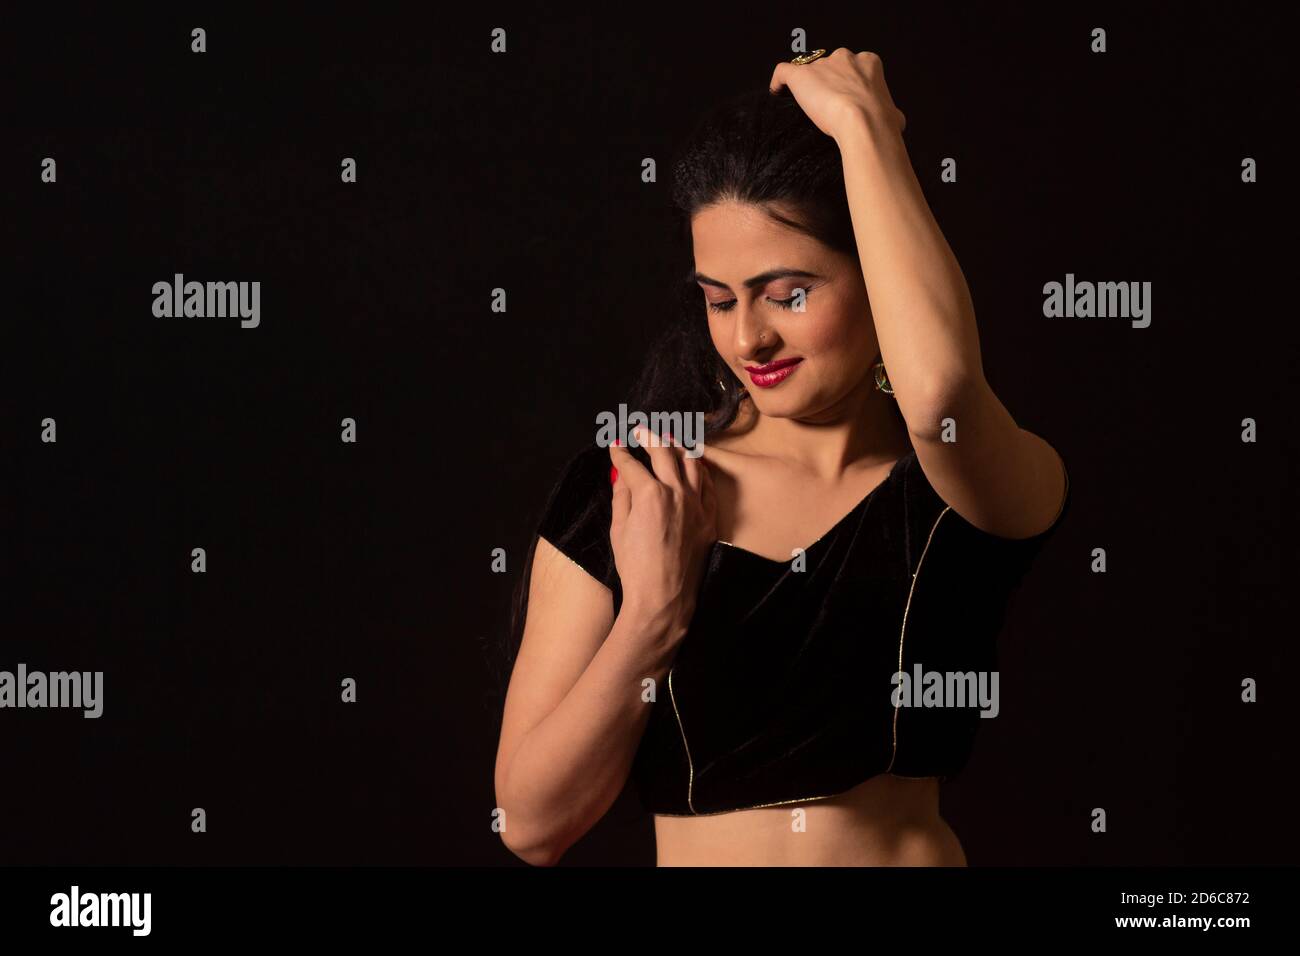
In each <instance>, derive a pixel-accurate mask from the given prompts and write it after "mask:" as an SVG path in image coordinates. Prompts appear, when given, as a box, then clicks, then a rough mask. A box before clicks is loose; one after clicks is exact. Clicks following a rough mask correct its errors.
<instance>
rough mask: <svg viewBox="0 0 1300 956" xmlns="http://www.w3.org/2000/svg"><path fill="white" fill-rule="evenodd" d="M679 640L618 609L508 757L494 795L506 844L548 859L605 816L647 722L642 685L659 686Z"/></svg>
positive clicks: (661, 626) (653, 622)
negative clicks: (563, 691)
mask: <svg viewBox="0 0 1300 956" xmlns="http://www.w3.org/2000/svg"><path fill="white" fill-rule="evenodd" d="M680 638H681V635H680V633H677V632H676V631H674V630H671V629H670V627H669V625H668V624H666V623H662V622H660V621H657V620H655V619H654V618H652V617H650V616H648V615H642V614H638V613H636V612H635V611H634V610H632V609H631V608H628V607H626V606H625V607H624V609H623V610H622V612H620V614H619V615H618V617H617V618H615V620H614V625H613V627H612V628H611V629H610V632H609V636H608V637H607V638H606V639H605V641H604V642H603V643H602V644H601V647H600V649H599V650H598V651H597V652H596V654H595V656H594V657H593V658H592V660H591V663H590V664H588V665H587V668H586V669H585V670H584V671H583V673H582V675H581V677H579V678H578V680H577V681H576V682H575V683H574V685H573V687H572V688H571V689H570V691H569V693H568V694H567V695H565V697H564V699H563V700H562V701H561V702H560V704H559V705H558V706H557V707H556V708H555V709H554V710H553V711H552V712H551V713H550V714H549V715H548V716H547V717H546V718H545V719H544V720H542V721H541V723H539V724H538V725H537V726H536V727H534V728H533V729H532V730H531V731H529V732H528V734H527V735H526V736H525V737H524V739H523V740H522V742H521V743H520V744H519V746H518V748H517V749H516V751H515V754H514V756H513V758H512V760H511V762H510V765H509V768H508V771H507V773H506V777H505V781H504V785H503V787H502V792H501V793H500V794H498V799H499V800H500V801H501V804H502V809H504V810H505V813H506V826H507V829H508V830H509V829H513V830H514V831H515V835H516V837H517V839H516V840H515V841H512V843H514V844H516V845H518V846H521V847H523V848H525V849H532V850H533V852H534V853H535V854H536V855H538V856H539V857H541V858H546V859H555V858H558V856H559V855H560V854H562V853H563V852H564V851H565V850H566V849H568V847H569V846H571V845H572V844H573V843H574V842H576V841H577V840H578V838H579V837H581V836H582V835H583V834H584V833H586V832H587V831H588V830H589V829H591V827H592V826H594V825H595V823H596V822H597V821H598V820H599V819H600V818H601V817H602V816H603V815H604V814H605V812H606V811H607V810H608V809H609V807H610V805H611V804H612V803H613V802H614V800H615V799H616V798H617V797H618V795H619V793H620V792H621V791H622V789H623V786H624V784H625V783H626V781H627V777H628V773H629V771H630V769H631V765H632V760H633V758H634V756H635V754H636V749H637V746H638V744H639V743H640V740H641V736H642V734H643V733H644V731H645V727H646V723H647V721H648V720H649V715H650V708H651V703H650V702H649V701H643V700H642V694H643V692H644V690H643V681H645V680H646V678H650V679H653V680H654V682H655V686H656V688H661V687H663V685H664V678H665V677H666V675H667V673H668V668H669V666H670V665H671V663H672V658H673V655H674V654H675V653H676V647H677V644H678V642H679V641H680ZM516 852H518V850H517V851H516ZM521 855H522V854H521Z"/></svg>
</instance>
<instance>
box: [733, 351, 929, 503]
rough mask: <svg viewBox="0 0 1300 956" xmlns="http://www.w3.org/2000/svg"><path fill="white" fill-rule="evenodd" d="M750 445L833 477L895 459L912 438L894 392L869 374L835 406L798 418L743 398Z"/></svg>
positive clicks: (756, 451) (824, 477)
mask: <svg viewBox="0 0 1300 956" xmlns="http://www.w3.org/2000/svg"><path fill="white" fill-rule="evenodd" d="M745 408H746V409H747V411H746V413H745V414H747V416H748V417H749V419H750V421H749V422H747V423H746V424H748V425H750V426H751V427H750V430H749V441H748V442H746V444H747V445H748V446H749V449H750V450H751V451H752V452H753V453H754V454H758V455H765V456H770V457H773V458H780V459H782V460H784V461H787V462H790V463H791V464H793V465H795V466H797V467H799V468H801V469H803V470H806V471H808V472H809V473H810V474H811V475H813V476H815V477H816V478H818V479H822V480H826V481H834V480H836V479H838V478H839V477H840V476H842V475H844V474H845V473H846V472H848V471H851V470H854V469H857V468H873V467H876V466H878V465H880V464H883V463H885V462H893V461H896V460H897V459H899V458H901V457H903V456H904V455H906V454H907V453H908V452H909V451H911V439H910V437H909V435H908V432H907V427H906V425H905V424H904V423H903V419H902V416H901V415H899V413H898V408H897V406H896V405H895V403H894V397H893V396H892V395H887V394H885V393H884V392H882V391H880V390H879V389H877V388H876V386H875V380H874V379H873V377H872V376H870V375H867V376H865V377H864V378H863V380H862V382H860V383H859V384H858V386H857V387H855V388H854V389H853V390H852V391H851V392H849V393H848V394H847V395H845V396H844V397H843V398H842V399H840V400H839V401H838V402H836V403H835V404H833V405H830V406H827V407H826V408H823V409H820V410H819V411H817V412H816V413H812V414H809V415H806V416H802V417H799V418H775V417H772V416H769V415H763V414H760V413H758V411H757V410H756V409H755V408H754V405H753V401H752V398H751V401H748V402H745Z"/></svg>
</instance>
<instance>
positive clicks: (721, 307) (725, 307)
mask: <svg viewBox="0 0 1300 956" xmlns="http://www.w3.org/2000/svg"><path fill="white" fill-rule="evenodd" d="M804 297H805V299H806V298H807V293H806V292H805V293H804ZM794 300H795V297H794V296H790V298H788V299H773V298H771V297H770V296H769V297H768V299H767V301H768V302H771V303H772V304H773V305H774V306H776V307H777V308H778V309H789V308H792V307H793V306H794ZM735 304H736V300H735V299H729V300H728V301H726V302H710V303H709V304H708V305H709V311H710V312H730V311H731V307H732V306H734V305H735Z"/></svg>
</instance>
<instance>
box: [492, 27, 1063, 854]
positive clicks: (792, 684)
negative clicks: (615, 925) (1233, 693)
mask: <svg viewBox="0 0 1300 956" xmlns="http://www.w3.org/2000/svg"><path fill="white" fill-rule="evenodd" d="M822 53H823V51H818V53H817V54H814V55H812V56H811V57H809V58H797V60H796V61H794V62H791V63H782V64H780V65H778V66H777V68H776V70H775V72H774V73H773V76H772V81H771V83H770V84H769V86H770V87H771V90H770V92H769V91H761V92H760V93H759V94H757V95H754V96H748V97H743V98H740V99H739V100H737V101H736V102H734V103H732V104H729V105H728V107H727V108H725V109H724V110H722V111H721V112H719V113H718V114H717V115H715V116H713V117H710V118H709V119H708V120H707V121H706V123H705V124H704V125H703V126H702V127H701V130H700V131H699V132H698V133H697V134H696V137H695V139H694V140H693V142H692V144H691V146H690V148H689V149H688V150H687V151H686V153H685V156H684V158H682V160H681V161H680V162H679V163H678V164H677V166H676V178H675V182H674V186H675V193H674V196H675V201H676V203H677V205H678V208H679V210H680V211H681V212H682V214H683V221H684V223H685V224H687V227H688V229H689V239H690V244H691V246H692V248H693V253H694V268H693V270H692V271H691V284H692V287H693V296H694V302H693V307H692V309H691V313H690V315H689V316H688V321H687V322H685V323H684V324H683V326H682V327H681V329H680V330H678V331H677V332H676V333H675V337H672V338H670V339H669V342H670V343H671V345H672V348H670V349H658V350H656V355H655V357H654V358H653V359H652V360H651V362H650V364H649V365H648V367H647V370H646V371H645V373H644V374H643V377H642V381H641V382H640V385H639V395H638V399H639V403H638V405H637V407H638V408H641V409H654V410H659V409H669V410H687V411H689V410H702V411H706V412H707V413H708V415H709V424H708V428H707V429H706V431H705V435H706V438H707V440H706V441H705V442H704V443H703V453H702V455H700V456H699V457H693V455H698V454H699V453H698V452H693V453H692V455H688V454H686V453H685V449H684V448H683V447H681V445H680V443H676V442H674V441H673V439H672V437H671V436H664V441H663V442H660V441H659V440H658V436H655V435H653V434H651V433H649V432H648V431H647V430H645V429H639V430H638V431H637V432H636V433H635V439H634V441H635V443H636V445H638V446H643V447H644V448H645V449H646V450H640V449H638V450H637V451H635V452H634V451H633V450H631V449H629V448H628V447H626V444H624V445H620V446H610V447H608V448H604V447H601V446H600V445H599V444H594V445H593V446H591V447H589V448H587V449H585V450H583V451H582V452H580V453H579V454H578V455H577V456H576V457H575V458H573V459H572V460H571V461H570V463H569V466H568V468H567V469H566V471H565V473H564V475H563V477H562V479H561V481H560V482H559V484H558V485H557V487H556V489H555V491H554V492H553V494H552V497H551V500H550V501H549V502H548V505H547V510H546V514H545V516H544V517H543V519H542V522H541V525H540V528H539V534H538V537H537V538H536V540H535V549H534V552H533V554H532V557H531V560H530V562H529V566H528V567H527V568H526V570H525V579H526V584H527V588H528V590H527V592H526V595H525V600H523V601H522V607H520V608H518V609H517V614H520V613H523V612H524V611H525V610H526V618H525V625H524V629H523V637H522V643H521V646H520V648H519V653H518V657H517V660H516V663H515V666H514V670H513V673H512V675H511V680H510V687H509V693H508V695H507V699H506V707H505V716H504V721H503V726H502V732H501V740H500V746H499V750H498V755H497V767H496V793H497V798H498V804H499V811H500V814H499V815H500V816H501V819H502V821H503V822H504V829H502V830H501V835H502V837H503V839H504V841H505V843H506V845H507V846H508V847H509V848H510V849H511V850H512V851H513V852H515V853H516V854H517V855H518V856H520V857H521V858H523V859H524V860H527V861H528V862H530V863H534V864H539V865H550V864H553V863H555V862H556V861H557V860H558V859H560V857H561V856H562V855H563V853H564V852H565V851H566V850H567V848H568V847H570V846H571V845H572V844H573V843H574V842H576V841H577V840H578V839H579V838H580V837H581V836H582V834H584V833H585V832H586V831H587V830H589V829H590V828H591V826H592V825H593V824H594V823H595V822H596V821H597V820H598V819H600V817H601V816H602V815H603V814H604V813H605V811H606V810H607V809H608V808H609V807H610V805H611V804H612V803H613V801H614V800H615V798H616V797H618V795H619V794H620V792H621V791H622V789H623V787H624V785H625V783H627V782H628V780H629V778H632V779H634V781H635V783H636V785H637V789H638V791H639V793H640V797H641V800H642V803H643V805H644V806H645V807H646V808H647V809H648V810H649V811H650V812H652V813H653V814H654V819H655V833H656V838H657V851H658V862H659V864H660V865H697V864H698V865H750V864H775V865H840V864H846V865H895V864H905V865H965V863H966V858H965V854H964V853H963V851H962V847H961V844H960V842H959V841H958V839H957V837H956V835H955V834H954V833H953V831H952V829H951V828H950V827H949V826H948V825H947V824H946V823H945V822H944V820H943V819H942V817H941V816H940V815H939V782H940V780H942V779H944V778H946V777H950V776H951V775H953V774H954V773H956V772H957V771H958V770H959V769H960V768H961V767H962V766H963V765H964V763H965V762H966V759H967V757H968V756H969V752H970V749H971V743H972V737H973V735H974V733H975V730H976V728H977V727H978V726H979V719H980V716H981V714H983V715H984V716H991V715H995V714H996V694H995V692H996V687H997V683H996V676H997V675H996V671H995V669H994V667H995V664H996V656H995V647H994V644H995V638H996V636H997V631H998V628H999V626H1000V623H1001V620H1002V616H1003V613H1004V610H1005V606H1006V601H1007V599H1008V597H1009V595H1010V594H1011V592H1012V591H1013V590H1014V588H1015V587H1016V586H1017V584H1018V582H1019V580H1020V578H1021V576H1022V575H1023V573H1024V571H1025V570H1026V569H1027V567H1028V565H1029V563H1030V561H1031V559H1032V558H1033V556H1034V555H1035V554H1036V552H1037V551H1038V549H1039V548H1040V547H1041V545H1042V544H1043V543H1044V541H1045V540H1046V538H1047V536H1048V535H1049V534H1050V532H1051V531H1053V530H1054V529H1055V528H1056V527H1057V525H1058V523H1059V519H1060V517H1061V515H1063V514H1064V512H1065V509H1066V505H1067V504H1068V501H1069V483H1068V478H1067V475H1066V469H1065V464H1064V462H1063V460H1062V459H1061V458H1060V456H1059V455H1058V454H1057V453H1056V451H1055V450H1054V449H1053V448H1052V447H1051V446H1050V445H1049V444H1048V443H1047V442H1045V441H1044V440H1043V439H1042V438H1040V437H1038V436H1036V435H1034V434H1031V433H1029V432H1027V431H1024V430H1022V429H1020V428H1019V427H1018V426H1017V425H1016V423H1015V421H1014V420H1013V419H1012V417H1011V416H1010V415H1009V414H1008V413H1007V411H1006V409H1005V408H1004V407H1003V406H1002V404H1001V403H1000V402H999V401H998V399H997V397H996V396H995V395H994V394H993V392H992V391H991V390H990V389H989V386H988V384H987V383H986V382H985V381H984V379H983V375H982V363H981V358H980V351H979V340H978V336H977V330H976V323H975V316H974V311H973V307H972V304H971V300H970V296H969V293H968V290H967V288H966V284H965V281H964V279H963V277H962V274H961V271H960V269H959V267H958V265H957V262H956V260H955V259H954V257H953V255H952V252H951V250H950V249H949V248H948V245H947V243H946V242H945V240H944V238H943V236H942V234H941V233H940V231H939V228H938V226H937V225H936V224H935V222H934V219H933V217H932V216H931V214H930V211H929V208H928V207H927V205H926V203H925V200H924V197H923V195H922V192H921V189H920V186H919V184H918V182H917V180H916V177H915V175H914V174H913V171H912V168H911V165H910V162H909V160H908V157H907V153H906V150H905V147H904V144H903V139H902V135H901V134H902V131H903V127H904V118H903V115H902V113H901V112H900V111H899V110H898V109H897V108H896V107H895V106H894V104H893V101H892V98H891V97H890V94H889V92H888V89H887V88H886V86H885V81H884V76H883V73H882V68H881V63H880V59H879V57H877V56H876V55H875V54H872V53H857V54H855V53H852V52H850V51H848V50H846V49H838V50H836V51H835V52H834V53H832V54H830V55H829V56H824V55H822ZM800 60H806V62H800ZM868 290H870V295H869V297H868ZM701 297H702V298H703V299H704V303H703V306H704V308H703V309H702V308H701V303H700V302H699V299H700V298H701ZM742 383H743V385H742ZM610 482H612V490H611V484H610ZM931 673H933V674H935V675H938V679H937V681H935V680H932V679H930V677H929V676H928V675H930V674H931ZM954 675H956V676H955V677H954ZM914 678H915V679H914ZM963 681H964V682H965V683H963ZM922 685H924V686H925V687H926V688H928V691H932V692H933V693H930V694H929V696H928V697H927V696H926V695H923V694H922V693H920V691H921V690H922ZM963 687H964V688H965V689H967V690H971V692H972V695H974V691H973V688H975V687H978V688H979V689H980V694H979V695H974V696H977V697H978V701H979V704H980V706H979V707H975V706H972V705H973V704H974V703H975V702H976V701H975V699H974V698H973V697H968V698H967V699H964V700H959V699H958V698H959V697H962V696H963V695H962V694H959V693H957V692H958V691H959V690H961V689H962V688H963ZM990 688H992V690H993V691H994V696H993V697H992V698H990V697H989V696H988V693H987V691H988V690H989V689H990ZM911 689H914V690H915V691H916V692H915V693H908V691H909V690H911Z"/></svg>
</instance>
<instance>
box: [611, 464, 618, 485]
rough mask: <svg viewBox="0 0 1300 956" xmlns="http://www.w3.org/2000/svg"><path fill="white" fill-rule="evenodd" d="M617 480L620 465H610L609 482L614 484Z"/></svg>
mask: <svg viewBox="0 0 1300 956" xmlns="http://www.w3.org/2000/svg"><path fill="white" fill-rule="evenodd" d="M616 481H618V466H617V465H610V466H609V483H610V484H611V485H612V484H613V483H614V482H616Z"/></svg>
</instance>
